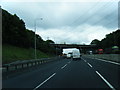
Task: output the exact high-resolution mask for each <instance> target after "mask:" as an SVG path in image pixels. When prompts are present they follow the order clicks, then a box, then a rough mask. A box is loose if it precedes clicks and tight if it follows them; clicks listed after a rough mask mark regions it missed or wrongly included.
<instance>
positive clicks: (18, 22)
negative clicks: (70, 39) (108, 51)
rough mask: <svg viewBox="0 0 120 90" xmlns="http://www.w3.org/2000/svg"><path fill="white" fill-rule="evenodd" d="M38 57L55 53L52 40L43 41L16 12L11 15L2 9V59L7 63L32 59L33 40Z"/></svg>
mask: <svg viewBox="0 0 120 90" xmlns="http://www.w3.org/2000/svg"><path fill="white" fill-rule="evenodd" d="M35 35H36V46H37V47H36V48H37V56H38V58H44V57H49V56H54V55H55V54H56V49H55V47H53V46H51V45H50V44H51V43H54V41H52V40H46V41H44V40H43V39H42V37H41V36H39V35H37V34H35V32H33V31H32V30H28V29H26V27H25V22H24V21H23V20H22V19H20V18H19V17H18V16H17V15H16V14H14V15H12V14H10V13H9V12H7V11H6V10H3V9H2V46H3V48H2V49H3V50H2V61H3V63H9V62H13V61H16V60H26V59H28V60H29V59H34V47H35V46H34V45H35V44H34V41H35V38H34V37H35Z"/></svg>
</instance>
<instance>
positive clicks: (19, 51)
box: [2, 45, 53, 64]
mask: <svg viewBox="0 0 120 90" xmlns="http://www.w3.org/2000/svg"><path fill="white" fill-rule="evenodd" d="M34 51H35V50H34V49H33V48H29V49H27V48H21V47H16V46H12V45H3V49H2V57H3V58H2V59H3V61H2V63H3V64H6V63H10V62H14V61H20V60H34V59H35V57H34V56H35V55H34ZM48 57H53V55H50V54H46V53H43V52H41V51H40V50H37V59H40V58H48Z"/></svg>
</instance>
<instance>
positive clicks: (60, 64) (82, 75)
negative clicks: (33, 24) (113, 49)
mask: <svg viewBox="0 0 120 90" xmlns="http://www.w3.org/2000/svg"><path fill="white" fill-rule="evenodd" d="M3 88H31V89H32V90H38V89H40V88H105V89H110V90H117V89H119V90H120V64H118V63H112V62H105V61H104V60H101V59H90V58H87V57H82V59H81V60H78V61H73V60H72V59H63V60H59V61H55V62H50V63H47V64H43V65H40V66H38V67H36V68H34V69H31V70H29V71H26V72H24V73H22V74H19V75H16V76H14V77H10V78H9V77H8V78H7V79H4V80H3Z"/></svg>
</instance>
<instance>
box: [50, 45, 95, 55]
mask: <svg viewBox="0 0 120 90" xmlns="http://www.w3.org/2000/svg"><path fill="white" fill-rule="evenodd" d="M51 45H52V46H54V47H55V48H57V49H60V51H61V53H62V51H63V49H66V48H77V49H79V50H80V51H81V52H82V53H86V51H88V50H94V49H96V45H94V44H92V45H82V44H51Z"/></svg>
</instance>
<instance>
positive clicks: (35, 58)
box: [34, 18, 43, 59]
mask: <svg viewBox="0 0 120 90" xmlns="http://www.w3.org/2000/svg"><path fill="white" fill-rule="evenodd" d="M37 20H43V18H37V19H35V21H34V28H35V43H34V44H35V59H37V53H36V22H37Z"/></svg>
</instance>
